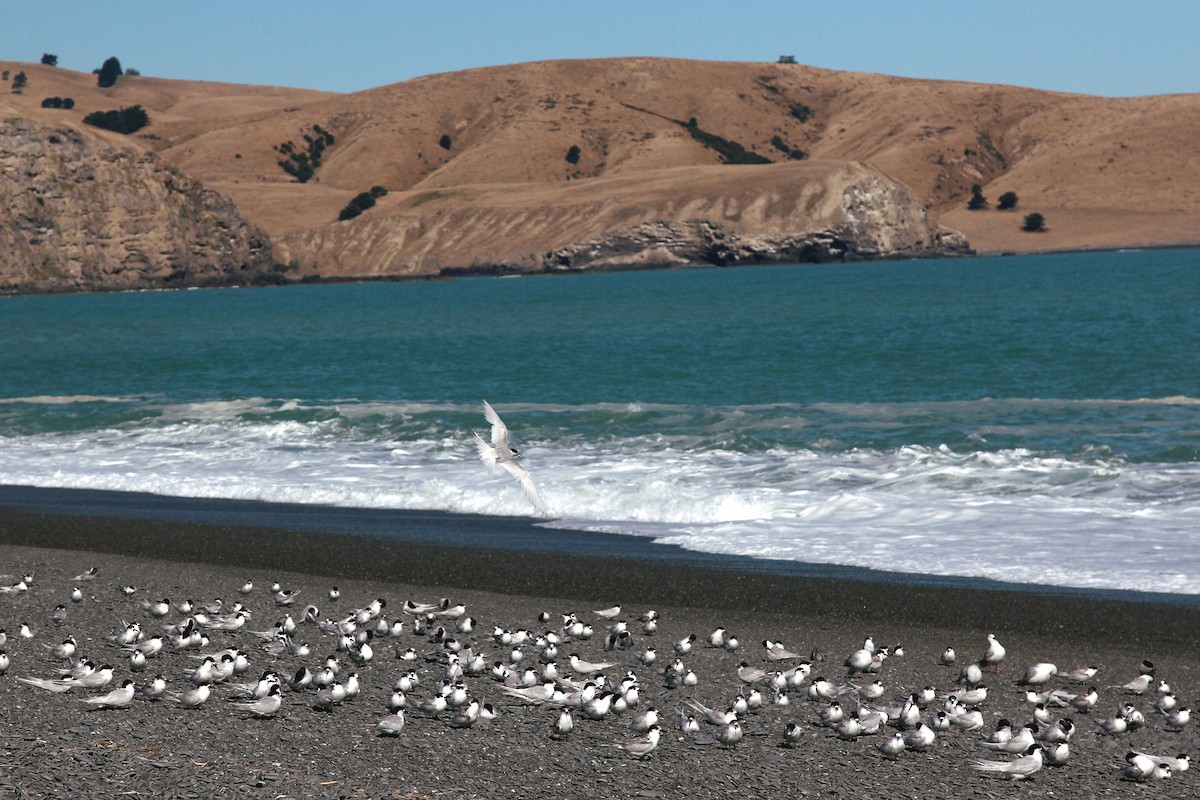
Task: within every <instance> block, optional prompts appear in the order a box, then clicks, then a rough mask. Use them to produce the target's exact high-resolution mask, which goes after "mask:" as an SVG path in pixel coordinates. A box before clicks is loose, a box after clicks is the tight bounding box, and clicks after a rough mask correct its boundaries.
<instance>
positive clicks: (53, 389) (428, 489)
mask: <svg viewBox="0 0 1200 800" xmlns="http://www.w3.org/2000/svg"><path fill="white" fill-rule="evenodd" d="M485 399H486V400H487V401H489V402H490V403H491V404H492V405H494V406H495V408H496V410H497V411H498V412H499V413H500V415H501V416H502V417H503V418H504V420H505V422H506V423H507V425H508V428H509V430H510V434H511V436H512V439H513V443H514V445H515V446H516V447H517V448H518V449H519V450H520V451H521V452H522V454H523V456H524V460H523V464H524V465H525V466H526V468H527V469H528V470H529V472H530V474H531V475H532V476H533V478H534V480H535V482H536V484H537V486H538V488H539V491H540V493H541V495H542V497H543V498H544V500H545V504H546V506H547V511H548V513H547V515H546V516H545V517H539V516H537V515H536V512H535V511H534V509H533V507H532V506H531V505H530V503H529V501H528V500H527V499H526V497H525V496H524V494H523V493H522V491H521V489H520V486H518V484H517V483H516V482H515V481H513V480H511V479H510V478H509V477H508V476H507V475H505V474H503V473H498V474H495V475H492V474H489V472H488V471H487V469H486V468H485V466H484V465H483V463H481V461H480V459H479V458H478V457H477V454H476V451H475V447H474V445H473V441H472V432H473V431H480V432H481V433H484V434H485V435H486V433H487V429H488V426H487V423H486V422H485V421H484V418H483V414H482V401H483V400H485ZM0 484H4V485H6V487H8V491H9V492H13V491H18V490H21V489H25V490H28V489H29V488H31V487H36V488H39V489H40V490H50V489H53V490H56V491H57V492H58V494H57V495H52V496H53V497H58V498H60V500H61V499H62V498H64V497H65V498H68V499H69V498H71V497H86V496H90V495H89V494H88V493H93V492H103V493H109V494H111V493H127V495H128V496H129V497H151V498H189V499H192V500H191V502H193V503H194V502H199V501H201V500H202V501H203V502H205V503H208V504H210V505H211V504H214V503H215V504H217V505H218V506H220V504H221V503H225V504H226V506H227V507H228V508H229V509H236V508H242V507H244V506H245V505H246V504H247V503H249V504H252V505H256V506H257V505H259V504H265V506H264V507H271V504H277V505H278V507H280V508H284V507H286V508H289V509H299V511H298V512H295V515H294V516H295V518H299V519H303V518H305V517H308V516H311V518H312V519H313V520H318V519H323V518H330V517H329V516H328V515H324V511H325V510H328V509H336V510H338V512H339V513H338V514H336V515H333V516H334V517H337V518H345V517H346V515H349V517H350V518H353V516H354V513H355V510H358V511H359V512H360V513H361V514H362V515H364V518H365V517H366V516H369V515H371V514H380V513H382V512H384V511H387V510H401V511H409V512H414V511H420V512H427V514H426V517H428V515H430V514H431V515H433V516H434V517H437V516H438V515H444V516H445V518H446V519H447V520H457V519H459V518H460V517H459V516H458V515H476V516H477V517H479V518H485V519H508V518H512V519H524V518H529V517H533V518H534V519H533V521H532V523H531V524H533V525H534V526H536V527H535V530H536V531H538V532H540V533H539V534H538V535H535V536H533V537H531V540H530V541H531V543H530V544H529V545H528V546H529V547H532V548H534V549H537V548H538V547H539V546H542V545H539V536H544V537H545V539H544V540H543V541H544V542H545V545H544V546H546V547H549V546H550V544H549V543H550V542H551V541H555V539H554V537H555V536H556V532H559V533H561V532H562V531H571V532H572V533H571V536H572V537H574V538H573V539H570V541H587V539H588V537H595V541H596V542H602V543H603V549H604V551H605V552H607V553H609V554H611V555H614V556H621V555H624V554H635V553H638V552H641V551H642V549H644V547H645V546H646V544H647V543H648V542H650V543H656V544H660V545H664V546H670V547H672V548H674V549H676V550H678V551H680V552H690V553H702V554H707V556H710V557H712V558H718V559H719V558H720V557H730V558H738V559H742V560H745V559H753V560H755V561H761V562H762V563H763V564H765V565H770V564H777V565H788V564H792V565H832V566H839V567H847V568H855V569H866V570H872V571H878V572H879V573H882V574H906V575H917V576H930V577H940V578H944V579H964V580H989V581H1001V582H1011V583H1015V584H1026V585H1034V586H1042V587H1074V588H1077V589H1092V590H1105V591H1110V590H1116V591H1124V590H1128V591H1132V592H1150V593H1159V594H1161V593H1166V594H1170V595H1176V596H1193V595H1200V250H1196V249H1173V250H1171V249H1168V250H1146V251H1130V252H1088V253H1070V254H1052V255H1026V256H1011V257H986V258H969V259H949V260H913V261H888V262H869V263H851V264H820V265H813V264H806V265H784V266H770V267H735V268H709V269H676V270H664V271H631V272H611V273H595V272H593V273H586V274H574V275H562V276H559V275H542V276H529V277H469V278H458V279H454V280H430V281H409V282H391V283H389V282H365V283H348V284H336V285H331V284H323V285H300V286H290V287H273V288H254V289H250V288H242V289H204V290H190V291H162V292H130V293H107V294H74V295H47V296H15V297H14V296H10V297H3V298H0ZM72 493H74V494H72ZM63 504H64V505H66V506H69V505H71V504H70V503H69V502H64V503H63ZM167 505H170V504H169V503H167ZM180 505H181V507H182V506H184V505H186V504H185V503H183V501H182V500H180ZM310 509H311V514H308V513H307V511H308V510H310ZM388 519H390V518H388ZM398 519H400V520H402V519H403V518H402V517H401V518H398ZM389 524H394V525H395V526H396V530H395V531H394V533H395V535H398V536H400V535H403V531H402V530H400V529H401V528H403V524H402V522H394V523H389ZM443 527H444V529H445V530H449V528H450V527H451V526H450V525H449V524H447V525H446V526H443ZM435 530H436V526H435ZM435 538H436V536H435Z"/></svg>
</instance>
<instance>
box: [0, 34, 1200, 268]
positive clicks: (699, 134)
mask: <svg viewBox="0 0 1200 800" xmlns="http://www.w3.org/2000/svg"><path fill="white" fill-rule="evenodd" d="M0 67H4V68H6V69H9V70H11V71H13V72H15V71H17V70H24V71H25V72H26V73H27V75H28V77H29V85H28V87H27V88H26V89H25V91H24V93H23V94H21V95H7V96H5V98H4V101H5V105H6V106H9V107H11V111H10V113H18V114H20V115H23V116H26V117H30V118H35V119H37V120H39V121H45V120H50V121H53V122H54V123H55V124H65V125H72V126H76V127H80V126H79V121H80V120H81V119H82V116H83V115H84V114H86V113H87V112H89V111H93V110H98V109H110V108H117V107H122V106H128V105H132V104H140V105H142V106H143V107H144V108H145V109H147V111H148V112H149V113H150V117H151V120H152V124H151V125H150V126H149V127H147V128H145V129H144V130H142V131H140V132H138V133H136V134H134V135H133V136H131V137H128V140H129V141H132V142H134V143H136V144H137V145H138V146H139V147H142V148H145V149H147V150H150V151H153V152H155V153H157V154H158V156H159V157H160V158H161V159H162V160H164V161H165V162H166V163H167V164H169V165H171V166H173V167H175V168H176V169H178V170H179V171H181V172H182V173H184V174H186V175H188V176H190V177H192V178H196V179H198V180H200V181H201V182H202V183H203V184H205V185H206V186H208V187H209V188H212V189H215V190H216V191H218V192H220V193H222V194H224V195H226V196H228V197H229V198H231V199H232V200H233V201H234V202H235V203H236V205H237V208H238V209H239V211H240V213H241V214H242V215H243V216H244V217H245V218H246V220H248V221H249V222H250V223H252V224H254V225H257V226H259V227H261V228H262V229H263V230H265V231H266V232H267V233H268V234H269V236H270V237H271V240H272V245H273V247H274V253H275V258H276V260H277V261H281V262H288V263H290V264H291V269H290V271H289V273H288V275H289V277H293V278H294V277H298V276H303V275H308V274H319V275H322V276H355V275H403V274H432V273H436V272H439V271H443V270H448V269H449V270H453V269H456V268H486V267H488V266H489V265H501V266H504V267H506V268H513V269H542V268H547V267H548V266H549V265H552V264H554V263H558V262H562V263H564V264H566V265H567V266H570V267H572V268H574V267H578V266H586V265H587V264H602V263H603V264H608V265H616V264H619V263H622V262H626V263H629V264H653V263H675V262H677V261H679V260H685V261H686V260H691V259H692V258H693V256H695V254H696V253H697V252H700V251H698V250H697V249H696V246H697V244H698V243H699V245H700V246H701V250H703V247H706V246H708V245H712V244H713V241H712V240H713V237H715V240H716V241H717V243H718V244H720V243H722V242H726V243H727V242H729V241H734V240H736V242H737V247H735V248H734V249H735V250H736V253H735V257H734V258H733V260H739V259H741V258H749V259H751V260H773V258H772V254H774V255H777V256H778V255H780V253H782V254H783V255H789V254H791V251H789V250H788V247H801V246H807V245H809V244H812V242H813V241H815V240H814V239H813V237H814V236H817V237H818V238H820V237H825V238H824V239H821V241H822V242H825V243H826V244H828V243H829V242H832V251H829V250H828V249H827V250H826V251H824V252H822V253H819V255H821V256H822V257H830V256H831V255H832V256H833V257H836V256H837V255H838V254H839V253H840V252H841V250H840V248H842V247H844V246H845V247H849V248H850V249H851V250H852V251H853V254H855V255H861V256H873V255H913V254H920V253H921V252H937V251H939V250H943V249H954V248H953V246H951V245H952V244H953V243H954V242H955V241H958V240H955V239H954V237H947V236H944V235H943V236H939V233H940V231H939V226H941V228H944V229H949V230H954V231H959V232H961V233H962V234H964V235H965V236H966V238H967V239H968V240H969V241H970V244H971V246H972V247H974V248H975V249H976V250H978V251H981V252H990V251H1031V250H1045V249H1066V248H1088V247H1124V246H1144V245H1155V244H1168V243H1194V242H1200V137H1198V136H1196V135H1195V131H1196V130H1198V129H1200V95H1176V96H1159V97H1143V98H1129V99H1108V98H1100V97H1092V96H1083V95H1071V94H1061V93H1051V92H1044V91H1036V90H1032V89H1023V88H1018V87H1008V86H994V85H982V84H970V83H957V82H946V81H921V80H912V79H902V78H893V77H887V76H882V75H870V74H859V73H847V72H834V71H828V70H820V69H815V68H810V67H805V66H802V65H793V64H773V63H770V64H768V63H764V64H753V63H724V62H701V61H680V60H669V59H652V58H622V59H608V60H587V61H582V60H581V61H557V62H541V63H527V64H516V65H511V66H503V67H494V68H485V69H475V70H468V71H463V72H456V73H446V74H440V75H430V76H426V77H422V78H417V79H414V80H410V81H406V82H403V83H398V84H392V85H388V86H381V87H379V88H376V89H372V90H368V91H363V92H357V93H354V94H347V95H339V94H330V93H321V92H312V91H305V90H297V89H285V88H276V87H254V86H239V85H228V84H215V83H205V82H190V81H170V80H160V79H155V78H151V77H142V76H125V77H122V78H121V79H120V80H119V81H118V83H117V85H116V86H115V87H113V88H111V89H99V88H98V87H97V86H96V84H95V77H94V76H93V75H90V74H84V73H76V72H70V71H66V70H61V69H58V68H53V67H45V66H41V65H31V64H17V63H11V62H9V63H4V62H0ZM47 96H70V97H72V98H73V99H74V100H75V103H76V105H75V108H74V109H73V110H70V111H65V110H49V109H41V108H40V107H39V106H40V102H41V99H42V98H43V97H47ZM84 130H86V131H92V130H93V129H90V128H84ZM105 135H107V134H105ZM306 136H307V137H308V140H310V141H312V140H317V139H323V140H325V142H326V144H325V146H324V148H323V150H321V152H320V165H319V166H318V167H317V168H316V169H315V171H314V172H313V174H312V177H311V179H309V180H308V181H307V182H303V183H301V182H298V181H297V180H296V179H295V178H294V177H293V176H292V175H289V174H287V173H286V172H285V171H284V170H283V169H281V168H280V166H279V161H280V160H281V159H286V158H288V157H289V152H290V153H292V154H305V156H307V153H308V152H309V151H310V145H309V143H308V141H306V139H305V137H306ZM326 137H327V138H326ZM327 142H332V143H327ZM288 143H290V144H288ZM568 156H570V158H569V157H568ZM739 161H769V162H770V163H736V162H739ZM295 163H299V162H297V161H295V160H293V164H295ZM974 183H979V184H981V185H982V187H983V192H984V194H985V196H987V197H988V199H989V200H990V201H991V203H992V205H991V206H989V207H988V208H987V209H984V210H981V211H973V212H972V211H967V210H966V209H965V203H966V199H967V197H968V196H969V193H970V187H971V185H972V184H974ZM372 187H383V188H385V189H387V190H388V194H387V195H386V196H382V197H380V198H379V199H378V202H377V204H376V205H375V206H374V207H372V208H369V209H367V210H366V211H365V212H364V213H362V214H361V215H360V216H358V217H356V218H354V219H352V220H349V221H338V215H339V212H340V211H341V209H342V208H343V207H345V206H346V205H347V203H348V202H349V201H350V200H351V199H352V198H354V197H355V196H356V195H358V194H359V193H360V192H364V191H367V190H369V189H371V188H372ZM1006 191H1014V192H1016V193H1017V194H1018V196H1019V197H1020V202H1019V205H1018V207H1017V209H1016V210H1015V211H1009V212H1001V211H997V210H995V208H994V203H995V200H996V198H998V196H999V195H1000V194H1001V193H1003V192H1006ZM1029 211H1038V212H1040V213H1042V214H1044V215H1045V217H1046V220H1047V227H1048V230H1047V231H1046V232H1044V233H1040V234H1029V233H1024V232H1022V231H1020V222H1021V218H1022V217H1023V215H1024V213H1027V212H1029ZM655 225H662V226H665V230H667V231H668V233H667V234H665V236H666V239H663V240H660V241H655V240H654V237H653V235H651V234H652V230H653V228H654V226H655ZM698 225H707V226H709V228H708V229H706V230H707V231H708V232H707V233H705V232H700V233H697V231H698V230H699V229H698V228H697V226H698ZM888 228H890V229H891V233H890V234H885V233H884V231H885V229H888ZM697 236H699V237H701V239H702V238H703V237H705V236H707V237H709V239H708V240H705V241H700V239H697V238H696V237H697ZM639 237H641V238H640V239H639ZM680 237H682V238H683V239H687V240H688V243H690V246H691V249H688V248H687V247H683V246H682V245H681V246H680V248H677V249H673V247H674V245H672V241H675V240H679V239H680ZM689 237H690V238H689ZM763 237H765V239H763ZM789 237H790V239H789ZM860 238H861V239H862V242H863V244H862V245H861V247H860V245H859V239H860ZM630 242H633V243H634V244H632V245H631V244H630ZM638 242H640V243H641V245H645V246H639V245H638ZM622 243H624V244H623V245H622ZM948 243H949V244H948ZM959 244H961V242H960V241H959ZM623 247H624V249H623ZM589 248H590V249H589ZM738 248H741V249H740V250H739V249H738ZM781 248H782V250H781ZM718 249H719V248H718ZM818 249H820V248H818ZM587 252H591V253H593V254H594V258H591V259H587V258H583V259H581V255H582V254H585V253H587ZM705 252H708V251H705ZM564 254H565V255H564ZM681 254H682V255H681ZM701 256H702V257H703V253H701ZM780 257H782V256H780ZM774 260H778V259H774Z"/></svg>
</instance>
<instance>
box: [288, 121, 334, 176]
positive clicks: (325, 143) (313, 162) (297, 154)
mask: <svg viewBox="0 0 1200 800" xmlns="http://www.w3.org/2000/svg"><path fill="white" fill-rule="evenodd" d="M311 130H312V133H309V132H307V131H305V133H304V134H303V135H304V144H305V146H304V149H300V148H298V147H297V146H296V144H295V143H294V142H292V140H291V139H289V140H287V141H286V142H284V143H283V144H279V145H275V152H277V153H280V154H281V155H283V158H281V159H279V161H278V164H279V167H280V169H282V170H283V171H284V172H286V173H287V174H288V175H291V176H292V177H293V178H295V179H296V180H297V181H299V182H300V183H307V182H308V179H309V178H311V177H312V176H313V174H314V173H316V171H317V168H318V167H320V166H321V157H322V156H323V155H324V153H325V148H326V147H330V146H332V145H333V142H334V138H333V134H332V133H330V132H329V131H327V130H325V129H324V128H322V127H321V126H320V125H317V124H315V123H314V124H313V126H312V127H311Z"/></svg>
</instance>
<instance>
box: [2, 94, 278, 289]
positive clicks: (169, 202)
mask: <svg viewBox="0 0 1200 800" xmlns="http://www.w3.org/2000/svg"><path fill="white" fill-rule="evenodd" d="M110 139H112V140H110ZM272 264H273V259H272V251H271V245H270V240H269V239H268V237H267V235H266V234H265V233H264V232H263V231H261V230H260V229H258V228H256V227H254V226H252V225H249V224H248V223H246V222H245V221H244V220H243V219H242V218H241V216H240V215H239V213H238V210H237V208H236V207H235V206H234V204H233V203H232V202H231V201H229V200H228V199H226V198H224V197H222V196H221V195H219V194H217V193H216V192H213V191H211V190H209V189H207V188H205V187H204V186H203V185H202V184H201V183H200V182H199V181H197V180H194V179H192V178H188V177H186V176H184V175H182V174H181V173H179V172H178V171H176V170H174V169H172V168H170V167H168V166H166V165H165V164H163V163H162V161H161V160H160V159H159V158H158V157H157V156H154V155H153V154H150V153H147V152H145V151H143V150H141V149H139V148H136V147H133V146H130V145H124V144H121V143H117V142H116V141H115V137H107V136H106V135H105V134H99V133H97V134H92V133H91V132H89V131H81V130H77V129H75V128H72V127H69V126H66V125H49V124H45V123H42V122H38V121H36V120H32V119H28V118H21V117H7V118H0V291H3V292H47V291H77V290H91V289H143V288H161V287H184V286H224V285H240V284H249V283H262V282H269V281H273V280H274V279H276V278H277V273H275V272H274V271H273V269H272Z"/></svg>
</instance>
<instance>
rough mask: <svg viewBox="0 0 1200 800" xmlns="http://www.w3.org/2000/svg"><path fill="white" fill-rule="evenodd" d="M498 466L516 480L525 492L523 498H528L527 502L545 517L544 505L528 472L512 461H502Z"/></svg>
mask: <svg viewBox="0 0 1200 800" xmlns="http://www.w3.org/2000/svg"><path fill="white" fill-rule="evenodd" d="M500 466H501V467H503V468H504V471H505V472H507V473H508V474H509V475H512V476H513V477H514V478H516V479H517V482H518V483H520V484H521V488H522V489H524V490H525V496H526V497H527V498H529V502H531V503H533V507H534V508H536V509H537V510H538V513H539V514H541V515H542V516H546V504H545V502H543V501H542V496H541V495H540V494H538V490H537V486H535V485H534V483H533V476H532V475H530V474H529V471H528V470H526V469H525V468H524V467H522V466H521V465H520V464H518V463H517V462H516V461H512V460H503V461H501V462H500Z"/></svg>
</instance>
